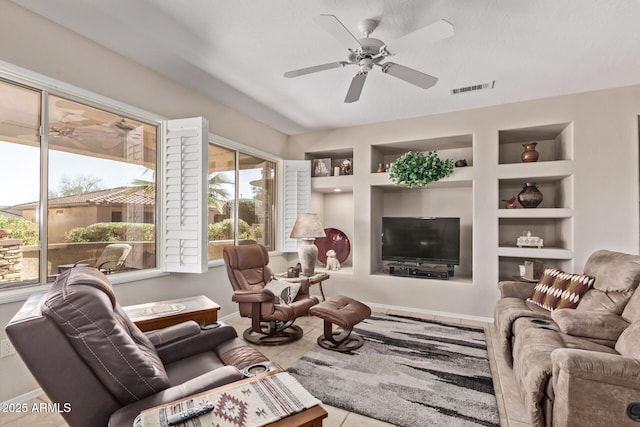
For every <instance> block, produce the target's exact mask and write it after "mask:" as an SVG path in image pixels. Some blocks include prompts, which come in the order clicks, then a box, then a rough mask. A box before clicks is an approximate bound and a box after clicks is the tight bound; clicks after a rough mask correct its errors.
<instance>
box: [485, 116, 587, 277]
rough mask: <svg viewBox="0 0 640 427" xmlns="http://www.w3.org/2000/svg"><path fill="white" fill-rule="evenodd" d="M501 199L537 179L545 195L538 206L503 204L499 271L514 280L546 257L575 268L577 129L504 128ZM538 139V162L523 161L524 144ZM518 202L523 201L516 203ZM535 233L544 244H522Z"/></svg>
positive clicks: (546, 261) (549, 262)
mask: <svg viewBox="0 0 640 427" xmlns="http://www.w3.org/2000/svg"><path fill="white" fill-rule="evenodd" d="M498 134H499V137H498V143H499V160H498V170H497V175H498V189H499V190H498V192H499V199H500V200H506V199H509V198H510V197H512V196H516V195H517V194H518V193H519V192H520V190H521V189H522V186H523V185H524V184H525V183H526V182H535V183H536V184H537V186H538V189H539V190H540V191H541V193H542V194H543V201H542V203H541V204H540V205H539V207H537V208H529V209H525V208H522V207H520V206H518V207H517V208H516V209H504V203H503V202H499V209H498V210H497V217H498V234H499V236H498V242H499V243H498V249H497V255H498V269H499V276H500V278H501V279H510V278H512V277H513V275H515V274H517V272H518V267H517V266H518V265H519V264H521V263H522V262H523V261H524V260H532V259H535V260H540V261H542V262H543V263H544V264H545V266H554V267H558V268H563V269H567V270H572V267H573V234H572V233H573V215H574V212H573V185H572V183H573V174H574V163H573V129H572V125H571V124H569V123H559V124H552V125H541V126H532V127H527V128H518V129H510V130H501V131H499V133H498ZM528 142H538V145H537V146H536V151H538V152H539V153H540V157H539V159H538V161H537V162H533V163H522V160H521V159H520V154H521V153H522V151H523V146H522V144H524V143H528ZM516 204H517V202H516ZM527 231H531V232H532V234H533V235H534V236H537V237H541V238H543V240H544V247H542V248H530V247H517V246H516V239H517V237H518V236H520V235H522V234H524V233H525V232H527Z"/></svg>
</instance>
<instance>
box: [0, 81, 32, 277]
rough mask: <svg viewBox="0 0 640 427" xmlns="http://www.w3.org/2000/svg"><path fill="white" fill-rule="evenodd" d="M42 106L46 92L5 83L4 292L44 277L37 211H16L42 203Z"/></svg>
mask: <svg viewBox="0 0 640 427" xmlns="http://www.w3.org/2000/svg"><path fill="white" fill-rule="evenodd" d="M40 103H41V94H40V92H38V91H35V90H32V89H28V88H24V87H21V86H18V85H14V84H10V83H6V82H3V81H0V159H2V167H0V182H1V183H3V185H2V188H0V229H2V230H4V232H3V233H1V234H2V235H6V236H5V237H6V238H5V239H2V240H0V249H2V251H1V252H0V287H1V288H4V287H10V286H12V285H14V284H20V283H21V282H26V283H37V282H38V280H39V277H40V234H39V231H38V226H37V220H36V218H35V210H32V211H31V212H32V213H31V216H30V217H29V216H27V217H25V216H23V215H22V211H21V210H19V209H16V208H15V206H18V205H20V204H22V203H25V202H32V204H33V205H34V206H38V204H39V203H40V181H41V176H40V136H39V129H40ZM7 233H8V235H7Z"/></svg>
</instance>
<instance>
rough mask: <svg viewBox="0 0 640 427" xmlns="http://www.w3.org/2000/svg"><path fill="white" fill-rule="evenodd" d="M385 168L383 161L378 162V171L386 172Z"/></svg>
mask: <svg viewBox="0 0 640 427" xmlns="http://www.w3.org/2000/svg"><path fill="white" fill-rule="evenodd" d="M386 171H387V169H386V168H385V167H384V163H378V173H381V172H386Z"/></svg>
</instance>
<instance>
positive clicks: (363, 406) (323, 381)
mask: <svg viewBox="0 0 640 427" xmlns="http://www.w3.org/2000/svg"><path fill="white" fill-rule="evenodd" d="M354 332H355V333H357V334H359V335H361V336H362V337H363V338H364V346H363V347H362V348H360V349H358V350H355V351H353V352H350V353H338V352H335V351H329V350H324V349H322V348H321V347H320V346H317V345H316V347H315V348H314V349H313V350H311V351H309V352H307V353H306V354H305V355H304V356H303V357H302V358H301V359H300V360H298V362H296V363H295V365H294V366H292V367H291V368H289V369H288V370H287V371H288V372H290V373H291V374H292V375H293V376H294V377H296V379H298V381H299V382H300V383H301V384H302V385H303V386H304V387H305V388H306V389H307V390H309V391H310V392H311V394H313V395H314V396H315V397H317V398H318V399H320V400H322V402H323V403H325V404H327V405H331V406H335V407H337V408H342V409H345V410H347V411H350V412H355V413H358V414H361V415H365V416H367V417H371V418H376V419H378V420H382V421H386V422H388V423H391V424H395V425H398V426H406V427H417V426H499V425H500V420H499V415H498V408H497V404H496V398H495V395H494V391H493V382H492V380H491V370H490V369H489V360H488V356H487V347H486V342H485V337H484V331H483V330H482V329H481V328H473V327H466V326H462V325H451V324H445V323H440V322H437V321H428V320H423V319H418V318H415V317H406V316H398V315H384V314H377V313H374V314H373V315H372V316H371V317H370V318H369V319H366V320H365V321H363V322H361V323H360V324H358V325H357V327H356V328H354Z"/></svg>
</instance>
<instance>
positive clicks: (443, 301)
mask: <svg viewBox="0 0 640 427" xmlns="http://www.w3.org/2000/svg"><path fill="white" fill-rule="evenodd" d="M426 96H428V95H426ZM469 96H481V95H469ZM638 114H640V86H631V87H624V88H617V89H611V90H603V91H598V92H590V93H583V94H577V95H569V96H561V97H554V98H548V99H542V100H536V101H529V102H520V103H514V104H509V105H500V106H495V107H487V108H480V109H474V110H467V111H460V112H452V113H446V114H439V115H433V116H427V117H418V118H413V119H407V120H398V121H392V122H385V123H375V124H371V125H364V126H355V127H349V128H343V129H336V130H332V131H325V132H315V133H308V134H304V135H296V136H292V137H290V143H291V147H290V157H293V158H304V153H305V152H306V151H325V152H326V151H331V150H339V149H340V148H342V147H354V154H353V157H354V175H355V177H354V178H355V181H354V182H355V184H354V187H353V189H354V190H353V191H354V193H353V199H354V203H353V205H354V206H355V207H354V209H353V211H349V210H348V209H347V208H345V209H344V211H343V213H342V215H352V216H353V221H354V233H353V234H352V235H351V236H349V237H350V238H351V241H352V247H353V251H354V252H353V255H352V256H353V257H354V273H353V275H346V274H340V275H334V276H333V277H332V278H331V280H329V281H328V282H326V286H325V290H326V293H327V294H328V295H331V294H332V292H339V293H345V294H347V295H351V296H354V297H356V298H359V299H361V300H363V301H369V302H374V303H379V304H389V305H395V306H401V307H408V308H412V309H416V310H423V311H431V312H441V313H442V312H444V313H455V314H458V315H461V316H479V317H491V316H492V311H493V307H494V305H495V302H496V300H497V298H498V292H497V287H496V281H497V277H498V256H497V246H498V219H497V207H498V206H499V197H498V131H499V130H507V129H514V128H526V127H532V126H540V125H548V124H558V123H573V133H574V137H573V151H574V152H573V159H574V171H575V172H574V176H573V194H574V199H573V208H574V209H575V212H574V219H573V227H574V230H573V236H574V237H573V246H572V249H573V251H574V258H573V269H574V270H575V271H578V272H581V271H582V269H583V266H584V263H585V261H586V260H587V258H588V257H589V255H590V254H591V253H592V252H594V251H595V250H598V249H601V248H606V249H611V250H617V251H622V252H630V253H638V242H639V234H638V231H639V226H638V218H639V209H638V180H639V178H638ZM469 134H471V135H473V165H474V170H473V173H474V178H473V187H472V190H471V192H470V193H469V194H471V198H472V200H473V205H472V212H473V237H472V241H473V242H472V254H473V283H472V284H469V285H465V284H458V283H448V282H447V281H423V280H419V279H407V278H397V277H389V276H386V277H385V276H380V275H372V274H371V271H372V270H370V268H369V266H370V265H374V264H375V263H376V248H372V247H371V246H372V244H371V226H370V224H371V221H372V220H374V221H375V220H376V218H377V217H380V216H382V215H383V214H386V212H394V213H397V211H398V209H400V210H402V212H405V213H404V214H405V215H414V214H415V213H416V212H415V209H416V208H419V210H420V212H423V213H424V211H425V210H426V209H427V208H429V206H428V205H425V204H424V202H423V201H421V199H420V196H419V193H416V194H415V196H412V195H411V194H412V193H409V195H405V194H404V192H403V193H402V196H401V197H395V196H393V195H392V194H389V193H386V194H385V193H382V192H381V191H380V190H379V189H378V188H375V189H374V190H373V191H372V189H371V187H370V185H369V181H370V179H371V178H370V172H371V145H380V144H385V143H392V142H398V141H416V140H423V139H430V138H439V137H447V136H452V135H469ZM421 191H424V190H421ZM426 191H434V190H426ZM457 191H459V190H452V193H451V196H452V197H451V200H455V199H456V198H458V199H459V198H460V195H459V194H457ZM437 192H438V193H443V192H446V188H445V189H438V190H437ZM463 194H464V193H463ZM440 195H441V196H442V197H445V198H446V195H442V194H440ZM433 197H435V192H434V194H433ZM433 197H431V199H433ZM381 198H382V203H380V200H381ZM425 200H426V199H425ZM447 200H449V199H447ZM454 203H455V204H456V205H457V206H458V207H459V209H460V210H461V213H462V214H464V213H465V211H467V209H469V208H468V207H467V203H466V201H465V202H461V201H455V202H454ZM386 204H390V205H391V206H387V205H386ZM380 206H383V207H382V208H380ZM324 209H325V211H326V207H325V208H324ZM447 213H450V212H449V211H448V210H447ZM325 214H326V212H325ZM325 226H326V227H330V226H332V225H331V224H325ZM374 228H375V227H374ZM569 264H570V263H569Z"/></svg>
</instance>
